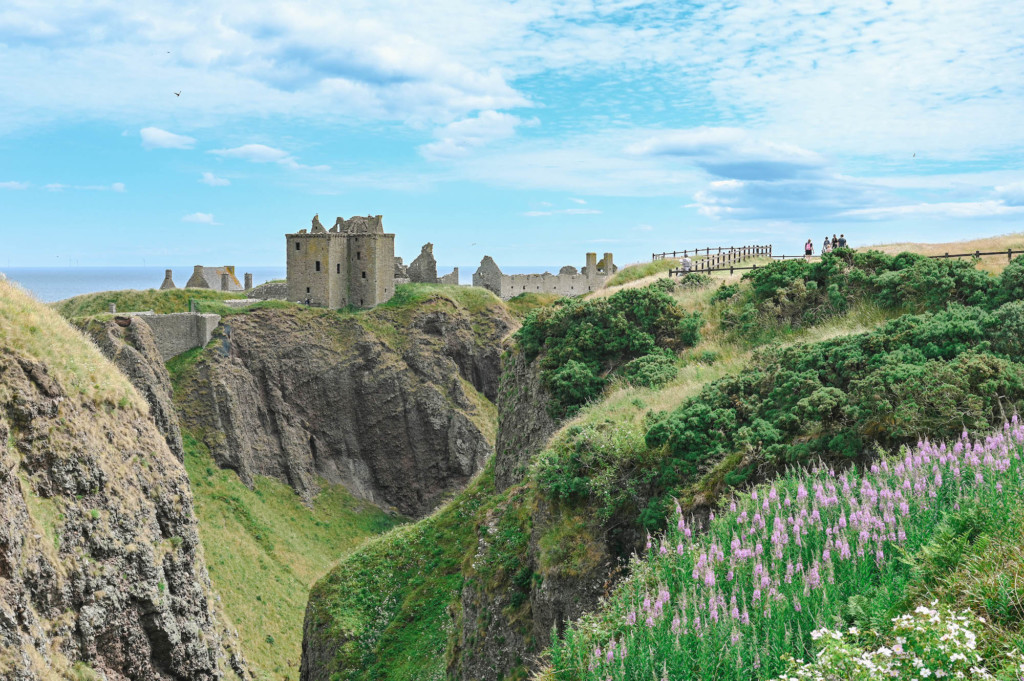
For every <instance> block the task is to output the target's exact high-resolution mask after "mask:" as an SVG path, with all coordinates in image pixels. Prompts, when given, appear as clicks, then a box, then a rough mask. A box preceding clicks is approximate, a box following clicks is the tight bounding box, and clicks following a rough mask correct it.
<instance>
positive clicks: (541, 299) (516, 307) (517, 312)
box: [505, 293, 562, 319]
mask: <svg viewBox="0 0 1024 681" xmlns="http://www.w3.org/2000/svg"><path fill="white" fill-rule="evenodd" d="M561 298H562V296H560V295H558V294H556V293H520V294H519V295H518V296H516V297H515V298H511V299H510V300H507V301H505V304H506V305H507V306H508V309H509V312H511V313H512V315H513V316H514V317H515V318H516V319H525V318H526V315H528V314H530V311H531V310H536V309H537V308H538V307H547V306H549V305H551V304H553V303H554V302H555V301H556V300H561Z"/></svg>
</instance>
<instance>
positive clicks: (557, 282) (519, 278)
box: [473, 253, 615, 300]
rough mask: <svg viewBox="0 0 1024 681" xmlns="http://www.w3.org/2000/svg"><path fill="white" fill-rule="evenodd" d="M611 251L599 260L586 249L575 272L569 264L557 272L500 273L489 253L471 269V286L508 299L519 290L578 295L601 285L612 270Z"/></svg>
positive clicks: (613, 268) (519, 291)
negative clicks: (474, 268)
mask: <svg viewBox="0 0 1024 681" xmlns="http://www.w3.org/2000/svg"><path fill="white" fill-rule="evenodd" d="M614 271H615V264H614V262H613V258H612V254H611V253H605V254H604V258H602V260H601V261H600V262H598V260H597V254H596V253H587V265H586V266H585V267H584V268H583V269H582V271H580V272H579V273H577V271H576V268H575V267H573V266H572V265H566V266H565V267H563V268H562V269H560V270H559V273H558V274H551V273H550V272H544V273H543V274H504V273H503V272H502V271H501V268H499V267H498V265H497V264H496V263H495V262H494V259H493V258H491V256H489V255H485V256H484V258H483V260H481V261H480V267H479V268H477V271H476V272H474V273H473V286H482V287H483V288H485V289H487V290H489V291H491V292H492V293H494V294H495V295H496V296H498V297H499V298H501V299H502V300H508V299H509V298H514V297H515V296H518V295H522V294H523V293H553V294H555V295H559V296H569V297H571V296H581V295H583V294H585V293H588V292H590V291H596V290H597V289H599V288H601V287H603V286H604V285H605V282H607V281H608V278H609V277H610V276H611V275H612V274H613V273H614Z"/></svg>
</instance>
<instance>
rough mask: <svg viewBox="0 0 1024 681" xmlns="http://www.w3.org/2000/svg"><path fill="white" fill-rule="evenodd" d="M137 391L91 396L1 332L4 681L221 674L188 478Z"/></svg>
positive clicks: (100, 370)
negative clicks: (114, 397) (117, 396)
mask: <svg viewBox="0 0 1024 681" xmlns="http://www.w3.org/2000/svg"><path fill="white" fill-rule="evenodd" d="M2 293H3V291H0V294H2ZM2 302H3V301H0V303H2ZM0 312H2V310H0ZM2 321H3V320H2V319H0V322H2ZM48 321H52V320H48ZM3 330H5V329H4V328H3V327H2V324H0V331H3ZM3 338H4V334H3V333H0V339H3ZM78 340H79V342H80V343H81V344H82V345H83V346H87V345H88V343H87V341H85V339H83V338H80V337H79V339H78ZM53 342H57V339H54V340H53ZM91 352H92V353H95V350H91ZM93 359H95V360H96V361H100V360H101V358H100V357H99V356H98V354H97V355H95V358H90V361H93ZM71 363H72V361H70V360H69V364H71ZM63 368H66V366H65V367H63ZM109 373H113V374H116V370H115V369H114V368H113V366H111V365H109V364H107V365H106V366H105V367H104V366H98V367H97V374H96V376H97V378H95V379H94V380H96V381H102V380H105V379H104V378H103V376H104V375H108V374H109ZM136 403H138V404H140V405H141V404H142V403H141V401H139V400H138V397H134V398H130V397H124V398H122V400H121V402H120V403H116V404H115V403H112V402H109V401H96V400H95V399H94V398H90V397H88V396H86V395H85V394H83V392H82V390H81V389H71V388H69V387H67V386H66V385H64V384H62V381H61V379H60V378H59V377H58V376H57V375H55V374H54V373H53V370H52V369H51V367H49V366H47V365H45V364H43V363H41V362H39V361H36V360H34V359H32V358H30V357H29V356H27V355H26V354H24V353H23V352H21V351H19V350H17V349H15V348H12V347H9V346H7V345H5V344H3V343H2V342H0V518H2V520H3V522H0V642H2V646H0V676H2V677H3V678H5V679H17V680H23V679H24V680H28V679H40V678H69V677H70V676H71V674H72V673H75V674H79V675H81V676H79V677H78V678H91V677H87V676H84V674H88V673H89V672H88V671H87V670H88V669H93V670H95V671H97V672H102V674H103V675H104V676H105V678H106V679H108V680H119V679H132V680H136V679H138V680H139V681H142V680H147V681H148V680H152V679H159V680H164V679H168V680H169V679H175V680H178V679H182V680H184V679H189V680H200V679H204V680H205V679H215V678H220V677H221V676H222V673H221V671H220V670H219V669H218V666H219V664H218V658H219V657H220V655H221V653H220V649H221V642H220V632H219V631H218V630H217V627H216V625H215V623H214V619H213V616H212V615H211V612H210V608H209V604H208V601H207V594H208V593H209V579H208V576H207V572H206V566H205V564H204V561H203V557H202V552H201V550H200V547H199V538H198V535H197V532H196V521H195V516H194V515H193V511H192V495H191V492H190V491H189V484H188V479H187V478H186V476H185V471H184V469H183V468H182V466H181V464H180V463H179V462H178V461H177V460H176V459H175V457H174V455H173V454H172V453H171V452H170V450H169V449H168V446H167V443H166V441H165V439H164V436H163V435H162V434H161V433H160V432H158V431H157V429H156V428H155V427H154V426H153V424H152V422H151V421H150V420H149V417H148V414H146V413H144V411H145V410H144V409H140V407H138V406H136ZM225 662H226V661H225ZM73 668H74V672H72V669H73Z"/></svg>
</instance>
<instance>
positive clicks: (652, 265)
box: [605, 258, 679, 286]
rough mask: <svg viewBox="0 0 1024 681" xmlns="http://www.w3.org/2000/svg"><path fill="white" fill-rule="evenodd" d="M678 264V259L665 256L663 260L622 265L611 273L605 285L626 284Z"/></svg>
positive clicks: (665, 270) (667, 269) (659, 272)
mask: <svg viewBox="0 0 1024 681" xmlns="http://www.w3.org/2000/svg"><path fill="white" fill-rule="evenodd" d="M678 266H679V261H678V260H673V259H672V258H665V259H664V260H652V261H651V262H642V263H637V264H636V265H629V266H628V267H623V268H622V269H621V270H619V271H618V272H616V273H615V274H613V275H612V278H611V279H609V280H608V283H607V284H605V285H606V286H622V285H623V284H628V283H629V282H631V281H636V280H638V279H643V278H644V277H651V276H654V275H655V274H662V273H664V272H668V271H669V270H670V269H673V268H675V267H678Z"/></svg>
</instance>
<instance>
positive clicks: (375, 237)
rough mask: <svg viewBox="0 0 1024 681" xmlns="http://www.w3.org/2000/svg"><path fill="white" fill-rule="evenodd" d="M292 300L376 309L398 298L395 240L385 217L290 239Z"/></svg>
mask: <svg viewBox="0 0 1024 681" xmlns="http://www.w3.org/2000/svg"><path fill="white" fill-rule="evenodd" d="M285 241H286V242H287V249H288V258H287V262H288V300H291V301H294V302H300V303H304V302H306V301H309V304H310V305H316V306H318V307H330V308H334V309H339V308H343V307H348V306H350V305H351V306H353V307H364V308H369V307H374V306H375V305H380V304H381V303H383V302H386V301H388V300H390V298H391V296H393V295H394V294H395V264H394V262H395V235H394V234H385V233H384V226H383V220H382V217H381V216H380V215H376V216H369V215H368V216H366V217H361V216H356V217H353V218H351V219H349V220H343V219H342V218H338V219H337V221H336V222H335V223H334V227H332V228H331V229H330V230H327V229H325V228H324V226H323V225H322V224H321V223H320V216H319V215H316V216H314V217H313V224H312V227H311V228H310V229H309V230H308V231H307V230H305V229H303V230H299V231H298V232H296V233H294V234H286V235H285Z"/></svg>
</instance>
